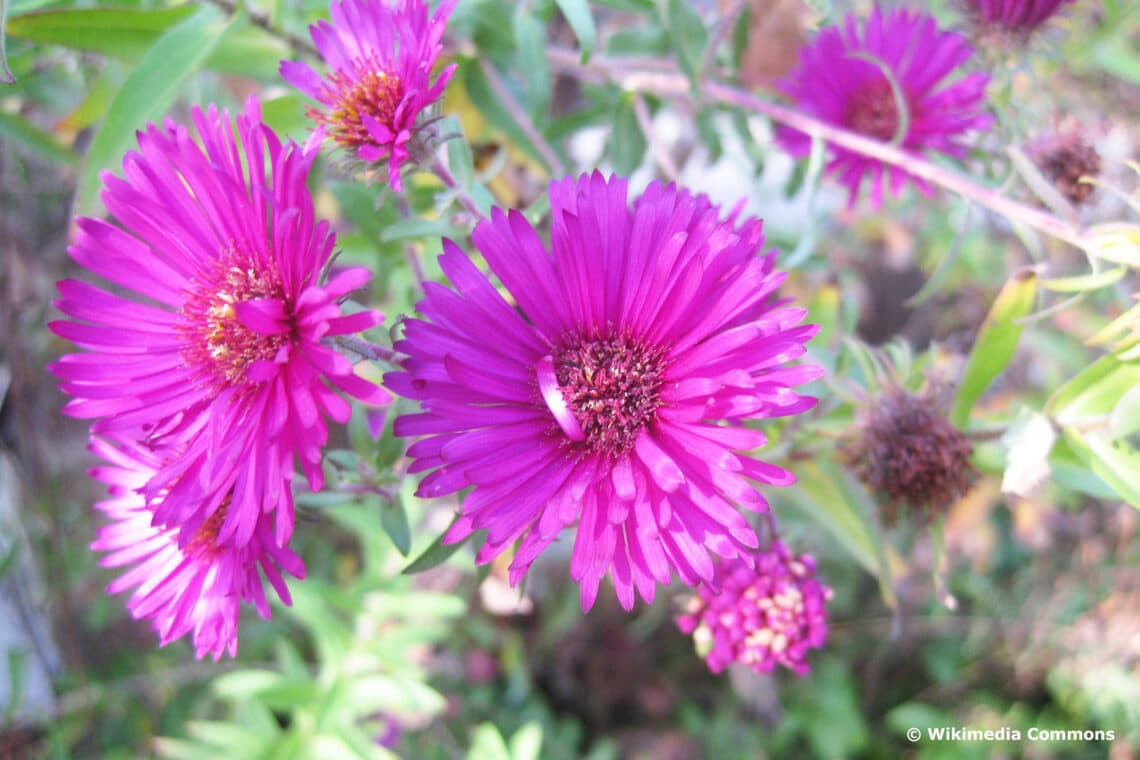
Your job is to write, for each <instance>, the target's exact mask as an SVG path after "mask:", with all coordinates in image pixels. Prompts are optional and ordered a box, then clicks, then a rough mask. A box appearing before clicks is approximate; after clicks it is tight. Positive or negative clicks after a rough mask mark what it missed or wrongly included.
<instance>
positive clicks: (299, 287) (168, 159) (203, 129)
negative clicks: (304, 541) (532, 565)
mask: <svg viewBox="0 0 1140 760" xmlns="http://www.w3.org/2000/svg"><path fill="white" fill-rule="evenodd" d="M194 122H195V125H196V126H197V129H198V134H199V136H200V138H201V146H199V144H198V143H196V142H195V141H194V140H193V139H192V138H191V136H190V134H189V133H188V132H187V130H185V129H184V128H182V127H181V126H178V125H176V124H174V123H173V122H168V123H167V125H166V127H165V128H163V129H159V128H158V127H156V126H154V125H153V124H152V125H150V127H149V128H148V129H147V130H146V131H145V132H141V133H140V134H139V138H138V139H139V152H131V153H128V154H127V156H126V158H124V160H123V174H124V178H123V179H120V178H118V177H115V176H113V175H111V174H110V173H105V174H104V175H103V182H104V185H105V190H104V191H103V195H102V198H103V201H104V203H105V204H106V205H107V208H108V209H109V210H110V211H111V213H112V214H113V215H114V216H115V217H116V218H117V219H118V220H119V222H120V224H121V225H122V226H121V227H120V226H113V225H111V224H109V223H107V222H104V221H101V220H99V219H86V218H84V219H79V220H78V231H77V233H76V237H75V244H74V245H73V246H72V247H71V248H70V253H71V256H72V257H73V258H74V259H75V260H76V261H77V262H78V263H79V264H80V265H82V266H84V267H86V268H87V269H89V270H91V271H92V272H94V273H95V274H98V275H100V276H101V277H103V278H105V279H107V280H109V281H110V282H112V283H114V284H115V285H117V286H119V287H120V290H119V291H118V293H120V294H116V293H112V292H110V291H108V290H104V289H102V288H99V287H96V286H94V285H90V284H88V283H85V282H79V281H75V280H64V281H62V282H60V283H59V291H60V294H61V296H62V297H61V299H60V300H59V301H58V302H57V303H56V306H57V307H58V308H59V310H60V311H62V312H63V313H64V314H66V315H68V316H69V317H71V318H72V319H71V320H70V321H58V322H53V323H52V324H51V329H52V330H53V331H54V332H55V333H56V334H58V335H60V336H62V337H64V338H67V339H69V340H71V341H72V342H74V343H75V344H76V345H77V346H79V347H80V348H83V349H86V350H87V352H86V353H76V354H70V355H68V356H64V357H63V358H62V359H60V361H59V362H57V363H55V364H54V365H52V366H51V367H50V369H51V371H52V372H53V373H55V374H56V375H57V376H58V377H60V378H61V379H62V380H63V382H62V383H61V387H62V388H63V390H64V391H65V392H67V393H69V394H71V395H72V396H74V397H75V398H74V399H73V400H72V401H71V402H70V403H68V404H67V406H66V407H65V408H64V413H65V414H68V415H71V416H74V417H80V418H85V419H95V420H96V421H95V422H94V424H93V425H92V430H93V431H94V432H96V433H100V434H109V435H113V436H115V437H117V438H119V439H123V440H126V439H130V440H143V439H145V440H147V441H148V445H151V446H157V445H163V446H166V447H167V448H178V450H179V451H180V453H181V456H179V457H178V458H176V459H172V460H171V461H167V462H164V463H162V464H161V466H160V467H158V468H157V469H156V472H155V474H154V477H153V478H152V479H151V481H150V482H149V483H148V484H147V485H146V487H145V489H144V494H145V495H146V498H147V499H148V501H150V503H151V505H152V507H153V508H154V510H155V521H156V524H158V525H164V526H168V527H178V528H180V529H181V530H182V539H181V543H182V546H183V547H185V546H186V544H187V542H188V541H189V540H190V537H191V536H193V535H194V534H195V533H196V531H198V530H199V529H200V528H201V526H202V525H203V524H204V523H206V522H207V521H209V520H217V519H218V518H217V514H218V512H219V510H221V509H222V504H223V503H226V504H228V507H227V508H226V509H225V512H224V514H225V516H224V519H222V520H221V525H220V527H219V528H218V533H217V541H218V543H226V542H231V541H232V542H233V543H234V544H235V545H236V546H239V547H240V546H244V545H246V544H247V543H249V541H251V540H252V539H253V537H254V534H255V533H256V532H257V530H259V527H258V526H259V525H261V522H262V516H263V513H267V512H273V511H274V510H276V512H277V527H276V540H277V542H278V543H279V544H282V545H284V543H285V542H286V541H287V540H288V538H289V536H290V535H291V533H292V529H293V502H292V496H291V494H290V481H291V479H292V477H293V468H294V459H295V458H296V459H299V460H300V464H301V467H302V469H303V470H304V472H305V474H306V475H307V477H308V481H309V485H310V487H312V488H313V489H314V490H319V489H320V488H321V487H322V485H323V481H322V473H321V468H320V459H321V447H322V446H323V445H324V444H325V441H326V440H327V437H328V428H327V424H326V421H325V418H326V417H328V418H331V419H333V420H335V421H336V422H339V423H343V422H345V421H346V420H347V419H348V417H349V414H350V410H351V408H350V406H349V403H348V402H347V401H346V400H345V399H344V398H342V397H341V396H340V395H339V394H338V393H337V392H336V390H335V389H340V390H342V391H344V392H346V393H348V394H350V395H352V396H355V397H357V398H360V399H363V400H365V401H368V402H375V403H379V402H383V401H385V400H387V394H386V393H385V392H384V391H383V390H382V389H380V388H378V387H377V386H375V385H373V384H371V383H368V382H365V381H364V380H362V379H361V378H359V377H357V376H356V375H355V374H354V373H353V367H352V364H351V363H350V362H349V361H348V360H347V359H345V358H344V357H342V356H341V355H340V354H338V353H337V352H336V351H334V350H333V349H332V348H330V347H329V346H328V345H326V344H325V342H324V341H326V340H327V339H328V338H330V337H331V336H335V335H341V334H345V333H353V332H357V331H359V330H362V329H365V328H368V327H371V326H373V325H375V324H378V323H379V322H380V320H381V319H382V317H381V315H380V314H379V313H377V312H372V311H362V312H358V313H355V314H352V315H347V316H346V315H344V314H342V312H341V308H340V306H339V305H338V301H339V300H340V299H341V298H342V297H343V296H345V295H346V294H347V293H349V292H351V291H352V290H355V289H356V288H359V287H360V286H362V285H364V284H365V283H366V282H367V281H368V279H369V277H370V274H369V272H368V271H367V270H366V269H363V268H356V269H348V270H344V271H342V272H340V273H338V274H336V275H335V276H333V277H332V278H331V279H330V280H329V281H328V282H327V283H326V284H323V285H322V284H321V283H320V282H319V280H320V273H321V271H322V269H323V268H324V267H325V266H326V265H327V264H328V262H329V256H330V253H331V251H332V247H333V241H334V238H333V235H332V233H331V232H330V229H329V225H328V223H327V222H324V221H321V222H317V221H316V220H315V219H314V218H313V201H312V198H311V197H310V195H309V191H308V189H307V188H306V186H305V176H306V173H307V172H308V169H309V166H310V164H311V163H312V160H313V157H314V156H315V154H316V148H315V146H309V147H308V148H306V149H301V148H300V147H299V146H297V145H295V144H293V143H289V144H287V145H284V146H283V145H282V144H281V143H280V141H278V139H277V137H276V136H275V135H274V134H273V133H272V132H271V131H270V130H269V129H268V128H267V127H265V126H263V125H262V124H261V120H260V112H259V107H258V103H257V101H256V100H255V99H252V98H251V100H250V102H249V104H248V106H247V108H246V112H245V115H244V116H239V117H238V118H237V133H238V135H239V138H240V139H239V140H238V141H235V139H234V126H233V124H232V123H231V121H230V118H229V115H228V114H227V113H226V112H225V111H222V112H221V113H219V112H218V111H217V110H216V109H215V108H213V107H211V108H210V109H209V110H208V111H206V112H205V113H203V112H202V111H201V110H199V109H195V111H194ZM243 156H244V158H243ZM243 167H244V168H243Z"/></svg>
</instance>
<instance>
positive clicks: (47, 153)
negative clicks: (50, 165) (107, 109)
mask: <svg viewBox="0 0 1140 760" xmlns="http://www.w3.org/2000/svg"><path fill="white" fill-rule="evenodd" d="M0 137H4V138H7V139H9V140H12V141H13V142H15V143H19V144H21V145H23V146H24V147H25V148H28V149H30V150H32V151H34V152H35V153H37V154H38V155H39V156H40V157H41V158H46V159H48V160H51V161H55V162H56V163H60V164H64V165H65V166H74V165H75V164H77V163H79V156H77V155H76V154H74V153H72V152H71V151H70V150H68V149H67V148H65V147H64V146H62V145H60V144H59V143H58V142H56V140H55V139H54V138H53V137H51V136H50V135H48V134H47V133H46V132H44V131H43V130H41V129H40V128H39V127H37V126H36V125H35V124H32V123H31V122H30V121H28V120H27V119H25V118H23V117H22V116H20V115H19V114H14V113H8V112H6V111H4V110H0Z"/></svg>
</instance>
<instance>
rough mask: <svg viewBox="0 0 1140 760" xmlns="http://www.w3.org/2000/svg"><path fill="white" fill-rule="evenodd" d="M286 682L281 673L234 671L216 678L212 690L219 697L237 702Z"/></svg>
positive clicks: (254, 670) (255, 670)
mask: <svg viewBox="0 0 1140 760" xmlns="http://www.w3.org/2000/svg"><path fill="white" fill-rule="evenodd" d="M284 680H285V678H284V677H283V676H282V675H281V674H280V673H278V672H276V671H273V670H257V669H249V670H234V671H231V672H229V673H223V674H222V675H220V676H218V677H217V678H215V679H214V682H213V683H212V684H211V688H213V690H214V693H215V694H217V695H218V696H219V697H222V698H223V699H232V700H235V701H236V700H241V699H248V698H249V697H253V696H256V695H257V694H259V693H260V692H263V691H265V690H266V689H269V688H272V687H274V686H279V685H280V684H281V683H282V682H283V681H284Z"/></svg>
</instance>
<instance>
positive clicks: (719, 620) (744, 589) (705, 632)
mask: <svg viewBox="0 0 1140 760" xmlns="http://www.w3.org/2000/svg"><path fill="white" fill-rule="evenodd" d="M753 560H754V561H753V563H751V564H750V563H745V562H734V563H732V564H731V565H730V566H728V567H726V568H725V573H724V580H723V584H722V587H721V589H720V592H719V593H718V592H717V591H715V590H713V589H711V588H709V587H708V586H701V587H700V588H699V589H698V591H697V595H696V596H694V597H692V598H691V599H690V600H689V605H688V609H687V611H686V614H684V615H681V616H680V617H678V618H677V625H678V627H680V629H681V631H682V632H683V633H691V634H693V638H694V639H695V640H696V644H697V649H698V651H699V652H701V656H703V657H704V658H705V660H706V661H707V662H708V665H709V669H710V670H712V672H714V673H720V672H721V671H722V670H724V669H725V668H726V667H728V666H729V665H731V664H732V663H734V662H739V663H741V664H742V665H748V666H749V667H751V668H752V669H753V670H755V671H756V672H758V673H769V672H771V671H772V669H773V668H775V667H776V665H783V666H784V667H786V668H790V669H791V670H794V671H795V672H796V673H798V674H799V675H804V674H805V673H807V672H808V670H809V669H810V668H809V666H808V663H807V654H808V650H810V649H818V648H819V647H822V646H823V642H824V640H825V639H826V638H827V608H826V605H827V602H828V601H829V600H830V599H831V589H829V588H827V587H826V586H824V585H823V584H821V583H820V582H819V581H818V580H816V577H815V559H814V558H812V556H811V555H810V554H801V555H800V556H798V557H793V556H792V554H791V552H789V551H788V548H787V547H786V546H784V544H783V543H782V542H781V541H778V540H777V541H773V542H772V546H771V547H770V548H769V549H768V550H766V551H760V552H757V553H756V554H755V556H754V558H753Z"/></svg>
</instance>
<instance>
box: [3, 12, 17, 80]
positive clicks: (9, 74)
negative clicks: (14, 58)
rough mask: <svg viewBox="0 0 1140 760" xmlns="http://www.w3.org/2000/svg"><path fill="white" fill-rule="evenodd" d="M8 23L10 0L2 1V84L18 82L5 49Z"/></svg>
mask: <svg viewBox="0 0 1140 760" xmlns="http://www.w3.org/2000/svg"><path fill="white" fill-rule="evenodd" d="M7 22H8V0H0V84H13V83H14V82H15V81H16V77H15V75H13V74H12V70H11V69H9V68H8V54H7V53H6V52H5V49H4V44H5V43H4V27H5V25H6V24H7Z"/></svg>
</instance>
